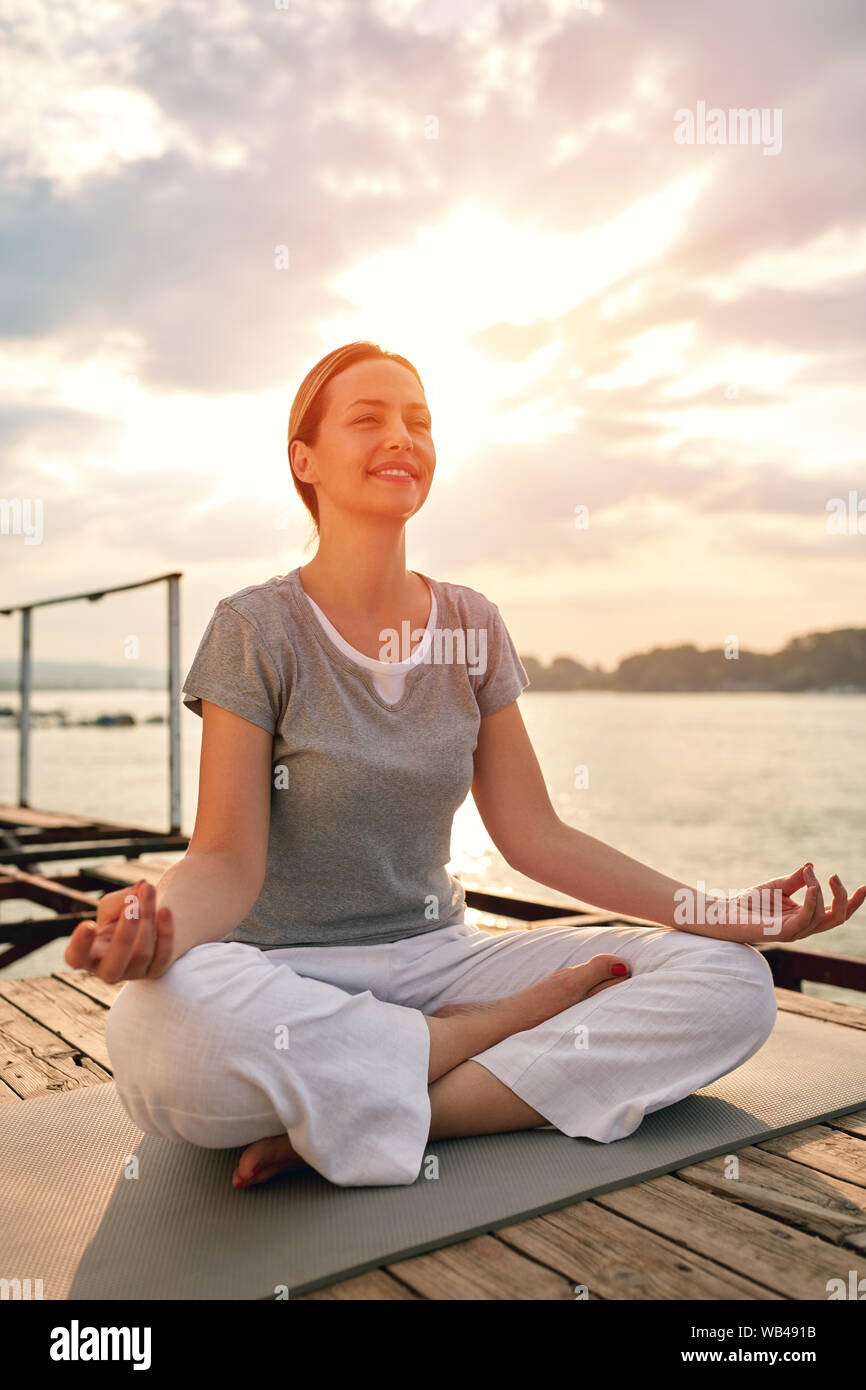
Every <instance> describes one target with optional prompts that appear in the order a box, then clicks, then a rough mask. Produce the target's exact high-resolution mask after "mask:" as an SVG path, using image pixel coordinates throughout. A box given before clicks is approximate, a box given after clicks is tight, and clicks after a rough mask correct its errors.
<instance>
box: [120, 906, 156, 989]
mask: <svg viewBox="0 0 866 1390" xmlns="http://www.w3.org/2000/svg"><path fill="white" fill-rule="evenodd" d="M155 950H156V888H155V887H154V885H153V884H152V883H148V882H145V883H144V885H143V887H142V890H141V917H140V920H139V927H138V935H137V937H136V938H135V941H134V942H133V946H132V950H131V951H130V954H129V960H128V961H127V964H126V969H125V970H124V972H123V973H124V978H125V979H127V980H140V979H143V977H144V976H145V975H146V974H147V973H148V971H149V969H150V965H151V962H152V960H153V956H154V951H155Z"/></svg>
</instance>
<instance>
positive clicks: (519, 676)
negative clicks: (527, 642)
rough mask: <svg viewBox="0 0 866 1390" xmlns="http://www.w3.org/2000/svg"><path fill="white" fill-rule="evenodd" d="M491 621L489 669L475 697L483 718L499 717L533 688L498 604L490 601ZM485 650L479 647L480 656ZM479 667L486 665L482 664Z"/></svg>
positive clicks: (476, 688) (487, 656)
mask: <svg viewBox="0 0 866 1390" xmlns="http://www.w3.org/2000/svg"><path fill="white" fill-rule="evenodd" d="M488 610H489V615H488V620H487V624H486V633H487V637H486V641H487V652H486V669H485V670H484V671H483V672H482V673H481V675H480V678H479V679H478V680H477V681H476V684H475V698H476V700H477V701H478V708H479V710H480V711H481V716H482V718H483V717H484V716H485V715H486V714H496V713H497V711H498V710H501V709H504V708H505V706H506V705H510V704H511V703H512V702H513V701H514V700H516V699H517V697H518V695H520V694H521V693H522V692H523V691H524V690H525V689H526V687H527V686H528V685H529V677H528V676H527V674H526V671H525V670H524V668H523V663H522V662H521V660H520V657H519V656H518V654H517V648H516V647H515V645H514V643H513V642H512V640H511V634H510V633H509V631H508V628H507V627H506V626H505V623H504V622H503V620H502V614H501V613H500V611H499V609H498V608H497V606H496V604H495V603H491V602H490V601H489V600H488ZM481 651H482V647H481V644H480V639H479V644H478V654H479V657H480V655H481ZM479 665H483V662H481V661H479Z"/></svg>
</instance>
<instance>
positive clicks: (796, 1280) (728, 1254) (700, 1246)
mask: <svg viewBox="0 0 866 1390" xmlns="http://www.w3.org/2000/svg"><path fill="white" fill-rule="evenodd" d="M728 1186H729V1187H737V1186H738V1184H737V1183H736V1182H729V1183H728ZM593 1200H594V1201H595V1202H596V1203H597V1204H598V1205H599V1206H602V1207H604V1208H605V1210H607V1211H615V1212H618V1213H619V1215H620V1216H625V1217H627V1218H628V1220H629V1221H634V1222H636V1223H637V1224H638V1225H641V1226H645V1227H646V1228H647V1229H649V1230H651V1231H654V1232H655V1233H656V1234H657V1235H661V1236H666V1237H667V1239H668V1240H671V1241H674V1242H675V1243H676V1244H677V1245H679V1246H682V1247H684V1248H685V1249H687V1250H690V1251H693V1252H694V1253H695V1254H697V1255H704V1256H706V1258H707V1259H710V1260H712V1261H713V1262H714V1263H715V1264H720V1265H724V1266H725V1267H726V1268H727V1269H730V1270H733V1271H735V1272H736V1273H738V1274H741V1275H744V1276H746V1277H747V1278H749V1279H754V1281H755V1283H756V1284H763V1285H764V1286H765V1287H766V1288H768V1289H772V1290H773V1292H774V1293H778V1294H780V1295H781V1296H782V1297H783V1298H795V1299H823V1298H826V1297H827V1284H828V1280H831V1279H838V1278H840V1277H843V1276H844V1277H847V1266H848V1265H850V1263H851V1257H850V1255H847V1254H843V1253H842V1252H841V1251H840V1250H839V1249H838V1248H837V1247H836V1246H835V1245H829V1244H828V1243H827V1242H826V1241H823V1240H821V1239H820V1238H819V1237H818V1236H813V1235H807V1234H805V1233H804V1232H802V1231H797V1230H792V1229H791V1228H790V1227H789V1226H785V1225H784V1224H783V1223H782V1222H781V1221H776V1220H773V1218H772V1217H769V1216H765V1215H763V1214H761V1213H759V1212H755V1211H750V1210H749V1209H748V1208H747V1207H739V1206H733V1205H732V1204H731V1203H730V1202H728V1201H726V1200H725V1199H724V1197H718V1196H715V1195H714V1194H713V1193H712V1192H709V1191H707V1190H706V1189H701V1188H697V1187H693V1186H690V1185H689V1184H688V1183H685V1182H680V1181H679V1180H678V1179H677V1178H675V1177H672V1176H671V1175H670V1174H664V1175H663V1176H661V1177H658V1178H654V1179H653V1180H652V1181H650V1182H639V1183H635V1184H634V1186H633V1187H626V1188H619V1189H618V1190H617V1191H615V1192H606V1193H603V1194H602V1195H601V1196H600V1197H595V1198H594V1199H593ZM843 1265H845V1269H844V1270H843V1268H842V1266H843Z"/></svg>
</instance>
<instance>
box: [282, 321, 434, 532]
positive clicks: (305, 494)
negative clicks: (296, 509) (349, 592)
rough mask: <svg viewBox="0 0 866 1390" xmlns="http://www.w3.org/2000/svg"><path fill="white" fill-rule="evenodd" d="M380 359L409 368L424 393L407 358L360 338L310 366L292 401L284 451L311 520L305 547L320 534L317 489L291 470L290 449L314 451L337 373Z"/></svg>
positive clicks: (336, 349) (422, 385) (414, 369)
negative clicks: (297, 444) (299, 447)
mask: <svg viewBox="0 0 866 1390" xmlns="http://www.w3.org/2000/svg"><path fill="white" fill-rule="evenodd" d="M377 357H381V358H383V359H384V360H386V361H388V362H396V363H398V365H399V366H401V367H408V369H409V371H410V372H412V373H413V374H414V376H415V377H416V378H417V380H418V384H419V386H420V387H421V390H422V391H423V390H424V383H423V381H422V380H421V378H420V376H419V375H418V372H417V369H416V368H415V367H413V365H412V363H411V362H410V361H409V360H408V358H406V357H401V356H400V354H399V353H396V352H385V350H384V349H383V348H380V347H379V344H378V343H371V342H368V341H366V340H365V339H360V340H359V341H358V342H355V343H346V345H345V346H344V347H339V348H334V351H333V352H329V353H328V355H327V357H323V358H322V359H321V361H319V362H317V363H316V365H315V367H312V368H311V369H310V371H308V372H307V375H306V376H305V377H304V379H303V381H302V382H301V384H300V386H299V387H298V389H297V392H296V394H295V399H294V400H293V401H292V408H291V411H290V412H289V429H288V442H287V445H286V447H287V450H288V454H289V469H290V471H291V474H292V480H293V482H294V484H295V490H296V492H297V493H298V496H299V497H300V499H301V501H302V502H303V504H304V506H305V507H306V509H307V511H308V512H309V513H310V516H311V517H312V518H313V528H314V529H313V531H312V534H311V535H310V537H309V539H308V541H307V545H309V544H310V543H311V542H312V541H313V540H314V539H315V538H316V537H317V536H318V534H319V503H318V499H317V497H316V489H315V487H314V486H313V484H312V483H304V482H302V481H301V479H300V478H299V477H298V476H297V474H296V473H295V470H294V468H292V458H291V450H292V444H293V442H294V441H295V440H296V439H300V441H301V443H302V444H306V445H307V446H308V447H309V448H311V449H314V448H315V447H316V443H317V440H318V435H319V426H320V425H321V423H322V421H323V420H324V418H325V415H326V414H327V409H328V396H327V392H326V390H325V387H326V386H327V385H328V383H329V382H330V381H333V380H334V377H335V376H339V374H340V372H344V371H345V370H346V368H347V367H352V366H354V364H355V363H356V362H364V361H366V360H367V359H368V358H377Z"/></svg>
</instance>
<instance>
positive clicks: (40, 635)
mask: <svg viewBox="0 0 866 1390" xmlns="http://www.w3.org/2000/svg"><path fill="white" fill-rule="evenodd" d="M864 39H866V10H864V7H863V5H862V2H861V0H826V3H822V4H821V5H806V4H803V3H798V4H792V3H791V0H785V3H782V0H760V2H759V3H754V0H750V3H729V4H726V5H724V6H705V5H704V6H696V5H695V4H694V3H693V0H654V3H652V4H648V3H646V0H625V3H613V0H611V3H608V0H572V2H571V3H566V0H510V2H509V3H506V2H505V0H491V3H485V2H484V0H481V2H480V3H477V4H473V5H469V6H467V5H466V4H465V3H463V0H315V3H313V0H281V4H280V5H279V6H278V5H277V4H274V3H271V4H268V3H266V0H256V3H250V0H207V3H204V0H171V2H170V3H168V2H167V0H166V3H163V0H123V3H114V0H109V2H106V0H64V3H63V4H62V5H48V4H45V3H34V0H4V23H3V26H2V34H0V41H2V46H3V48H4V50H5V52H4V57H3V74H4V75H3V78H2V88H3V106H4V120H3V122H2V127H0V183H2V194H3V196H2V203H0V237H2V264H0V449H2V480H0V498H2V499H6V501H7V503H8V504H9V506H8V508H7V510H6V512H5V514H4V520H3V531H2V534H0V547H2V549H0V555H2V556H3V559H4V563H3V585H2V601H3V602H4V603H6V604H12V603H22V602H25V601H32V600H36V599H39V598H43V597H52V596H56V595H60V594H64V593H70V592H80V591H83V590H86V589H89V588H93V587H96V586H98V585H101V584H122V583H130V582H133V581H135V580H139V579H145V578H149V577H151V576H154V575H159V574H163V573H166V572H168V571H173V570H182V571H183V574H184V579H183V586H182V616H183V641H182V659H183V664H184V668H185V669H186V667H188V665H189V663H190V662H191V660H192V656H193V654H194V652H195V648H196V646H197V643H198V641H199V639H200V637H201V634H202V632H203V630H204V627H205V625H206V623H207V621H208V618H209V617H210V614H211V613H212V611H213V608H214V606H215V605H216V603H217V602H218V601H219V599H220V598H222V597H225V596H227V595H229V594H232V593H234V592H236V591H237V590H238V589H241V588H243V587H245V586H246V585H249V584H256V583H261V582H263V581H264V580H266V579H268V578H270V577H271V576H272V575H275V574H283V573H286V572H287V571H288V570H289V569H292V568H294V567H295V566H296V565H298V564H302V563H305V562H306V561H307V560H308V559H309V558H311V555H312V553H313V551H312V549H310V548H306V549H305V544H306V541H307V537H308V535H309V526H308V516H307V513H306V511H305V510H304V509H303V507H302V504H301V502H300V499H299V498H298V497H297V494H296V492H295V490H294V487H293V486H292V483H291V479H290V475H289V467H288V462H287V458H286V449H285V436H286V423H287V420H288V414H289V409H290V406H291V402H292V398H293V395H294V392H295V390H296V389H297V387H298V385H299V384H300V381H301V380H302V378H303V377H304V376H305V375H306V373H307V371H308V370H309V369H310V367H311V366H312V365H313V364H314V363H315V362H316V361H318V360H319V358H321V357H322V356H324V355H325V353H327V352H329V351H331V350H332V349H333V348H335V347H337V346H339V345H340V344H342V343H346V342H350V341H353V340H355V339H357V338H368V339H371V340H372V341H374V342H377V343H379V344H380V346H382V347H383V348H385V349H387V350H389V351H394V352H398V353H400V354H402V355H403V356H406V357H408V358H409V359H410V360H411V361H412V362H414V364H415V365H416V367H417V368H418V370H419V373H420V375H421V378H422V380H423V382H424V387H425V392H426V395H427V400H428V402H429V404H430V407H431V411H432V417H433V439H434V443H435V447H436V453H437V468H436V476H435V479H434V482H433V487H432V489H431V492H430V495H429V497H428V499H427V501H426V503H425V505H424V507H423V508H422V509H421V511H420V512H419V514H418V515H417V516H416V517H414V518H413V519H412V520H411V521H410V522H409V524H408V527H407V564H408V566H409V568H411V569H416V570H419V571H420V572H421V573H424V574H430V575H433V576H435V577H436V578H438V579H441V580H449V581H451V582H453V583H458V584H466V585H469V586H470V587H472V588H475V589H478V590H480V591H481V592H482V593H484V594H486V595H487V596H488V597H489V598H491V599H493V600H494V602H496V603H497V604H498V606H499V608H500V610H501V612H502V615H503V617H504V618H505V621H506V623H507V625H508V628H509V631H510V632H511V634H512V636H513V638H514V640H515V642H516V644H517V647H518V649H519V650H520V652H521V653H522V654H524V655H533V656H535V657H537V658H540V659H541V660H544V661H548V660H550V659H551V658H553V657H555V656H557V655H569V656H572V657H574V658H576V659H577V660H580V661H584V662H586V663H587V664H591V665H595V664H600V665H602V666H604V667H605V668H608V669H610V668H612V667H614V666H615V665H616V663H617V661H618V660H619V659H620V658H621V657H622V656H625V655H628V654H630V653H632V652H635V651H642V650H647V649H648V648H650V647H652V646H670V645H676V644H679V643H683V642H694V643H695V644H696V645H698V646H699V647H702V648H706V647H719V646H722V645H724V644H725V643H726V642H728V641H729V640H730V638H731V637H732V636H735V637H736V639H737V640H738V642H739V644H740V646H741V647H744V648H751V649H754V650H762V651H772V650H776V649H778V648H779V647H781V646H782V645H784V643H785V642H786V641H787V640H788V639H789V638H790V637H792V636H794V635H796V634H800V633H804V632H808V631H828V630H831V629H833V628H837V627H846V626H848V627H850V626H863V625H864V623H866V603H864V597H866V462H864V454H866V444H864V440H866V430H864V424H866V400H864V387H863V379H864V364H866V343H864V335H863V326H864V324H866V280H864V271H866V198H864V191H866V190H864V183H866V159H864V129H866V43H864ZM738 111H743V112H746V111H754V112H755V113H756V114H755V118H754V119H753V118H752V117H751V116H749V117H746V116H744V117H743V119H742V120H740V117H739V116H738V115H737V112H738ZM758 117H760V119H758ZM277 248H285V250H284V252H283V254H282V256H279V255H278V250H277ZM286 262H287V264H286ZM15 499H18V509H19V510H18V518H19V519H18V520H17V521H16V517H15V512H14V509H13V507H12V503H13V502H14V501H15ZM832 518H835V522H833V521H832V520H831V519H832ZM19 621H20V620H19V618H18V617H6V618H5V619H4V620H3V621H2V622H0V656H8V657H14V656H15V655H16V654H17V651H18V643H19V630H20V629H19ZM131 635H132V636H134V637H135V639H136V641H135V651H136V654H137V655H136V659H140V660H141V661H142V663H143V664H145V665H159V664H161V663H162V661H163V660H164V654H165V642H166V637H165V595H164V592H162V591H161V589H159V588H157V587H152V588H148V589H144V590H139V591H133V592H132V593H126V594H123V595H118V596H115V597H113V598H109V599H105V600H103V601H102V602H101V603H100V604H99V605H91V604H87V603H77V604H69V605H62V606H60V607H57V608H49V609H45V610H42V611H37V613H36V615H35V618H34V654H35V656H36V658H37V659H39V658H46V659H48V658H50V659H54V660H62V659H68V660H77V659H92V660H101V661H106V662H111V663H115V662H119V661H121V660H122V659H123V657H124V655H125V654H126V655H128V654H129V652H130V650H131V648H130V645H129V638H130V636H131Z"/></svg>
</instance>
